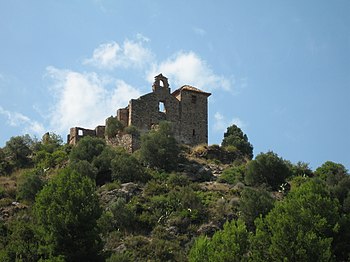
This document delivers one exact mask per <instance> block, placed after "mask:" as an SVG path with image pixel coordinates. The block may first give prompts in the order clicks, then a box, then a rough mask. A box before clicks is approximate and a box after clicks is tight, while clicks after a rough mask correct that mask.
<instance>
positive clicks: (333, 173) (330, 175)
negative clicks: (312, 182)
mask: <svg viewBox="0 0 350 262" xmlns="http://www.w3.org/2000/svg"><path fill="white" fill-rule="evenodd" d="M315 175H316V176H318V177H319V178H321V179H322V180H324V181H326V182H327V184H328V185H330V186H334V185H336V184H337V183H338V182H339V181H340V180H342V179H343V178H344V177H346V176H347V175H348V171H347V170H346V168H345V167H344V166H343V165H342V164H337V163H334V162H332V161H327V162H325V163H324V164H323V165H322V166H320V167H318V168H317V169H316V171H315Z"/></svg>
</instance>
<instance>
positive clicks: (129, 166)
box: [112, 151, 149, 183]
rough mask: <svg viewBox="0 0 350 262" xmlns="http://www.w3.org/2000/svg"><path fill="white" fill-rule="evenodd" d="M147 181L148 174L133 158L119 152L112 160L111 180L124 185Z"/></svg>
mask: <svg viewBox="0 0 350 262" xmlns="http://www.w3.org/2000/svg"><path fill="white" fill-rule="evenodd" d="M148 179H149V176H148V174H147V173H146V172H145V170H144V168H143V167H142V165H141V164H140V163H139V162H138V160H137V159H136V158H135V157H134V156H132V155H130V154H128V153H126V152H123V151H120V152H118V153H117V155H116V156H115V157H114V159H113V160H112V180H119V181H120V182H122V183H126V182H137V181H139V182H146V181H147V180H148Z"/></svg>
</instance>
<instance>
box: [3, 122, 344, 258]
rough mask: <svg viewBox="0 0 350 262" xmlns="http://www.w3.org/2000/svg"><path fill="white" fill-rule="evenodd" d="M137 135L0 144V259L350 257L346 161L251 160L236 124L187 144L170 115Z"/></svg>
mask: <svg viewBox="0 0 350 262" xmlns="http://www.w3.org/2000/svg"><path fill="white" fill-rule="evenodd" d="M140 141H141V147H140V149H139V150H137V151H136V152H134V153H129V152H127V151H125V150H124V149H123V148H120V147H115V146H111V145H109V144H108V143H106V141H105V140H103V139H100V138H97V137H89V136H87V137H84V138H82V139H81V140H80V141H79V142H78V143H77V145H74V146H72V145H67V144H64V145H63V144H62V139H61V138H60V137H59V136H57V135H55V134H45V135H44V136H43V138H42V139H41V140H40V141H38V140H34V139H32V138H30V137H29V136H18V137H13V138H11V139H10V140H9V141H8V142H7V144H6V146H5V147H4V148H1V150H0V160H1V165H0V171H1V176H0V196H1V199H0V247H1V248H0V249H1V251H0V258H1V259H0V260H1V261H15V260H20V259H22V260H23V261H38V260H39V259H42V260H41V261H77V260H84V261H188V260H190V261H208V260H210V261H223V260H224V261H240V260H251V261H257V260H260V261H261V260H265V261H266V260H271V261H280V260H282V259H287V260H294V261H307V260H310V259H311V260H317V261H318V260H327V261H328V260H332V259H333V260H337V261H343V260H346V259H347V258H348V256H349V250H350V247H349V243H350V241H349V240H350V231H349V228H350V227H349V225H350V208H349V207H350V193H349V192H350V179H349V174H348V171H347V170H346V169H345V168H344V166H343V165H341V164H337V163H333V162H326V163H324V164H323V165H322V166H321V167H319V168H317V169H316V170H315V171H313V170H310V168H309V167H308V165H307V164H305V163H302V162H299V163H295V164H294V163H291V162H289V161H288V160H285V159H283V158H282V157H280V156H278V155H277V154H275V153H274V152H266V153H261V154H259V155H257V156H256V157H255V158H253V154H252V152H253V146H252V145H251V144H250V143H249V141H248V137H247V135H245V134H243V132H242V131H241V130H240V129H239V128H238V127H237V126H234V125H233V126H231V127H229V128H228V129H227V132H226V133H225V134H224V137H223V141H222V144H221V145H210V146H208V145H205V144H203V145H197V146H193V147H192V146H185V145H181V144H179V143H178V141H177V140H176V139H175V138H174V137H173V135H172V129H171V128H170V126H169V123H166V122H161V123H160V125H159V127H158V128H156V129H154V130H151V131H150V132H149V133H148V134H146V135H143V136H142V137H141V139H140ZM286 232H288V234H286Z"/></svg>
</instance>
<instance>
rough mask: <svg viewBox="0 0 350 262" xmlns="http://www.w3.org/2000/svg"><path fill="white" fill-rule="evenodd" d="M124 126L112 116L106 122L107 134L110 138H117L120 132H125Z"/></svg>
mask: <svg viewBox="0 0 350 262" xmlns="http://www.w3.org/2000/svg"><path fill="white" fill-rule="evenodd" d="M123 129H124V125H123V123H122V122H120V121H119V120H118V119H117V118H116V117H113V116H110V117H108V118H107V120H106V129H105V134H106V135H107V137H108V138H112V137H115V136H116V135H117V134H118V132H120V131H123Z"/></svg>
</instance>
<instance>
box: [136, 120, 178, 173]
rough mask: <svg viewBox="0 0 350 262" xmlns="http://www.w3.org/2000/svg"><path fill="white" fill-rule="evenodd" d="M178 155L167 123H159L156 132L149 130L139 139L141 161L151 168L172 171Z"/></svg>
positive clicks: (169, 125)
mask: <svg viewBox="0 0 350 262" xmlns="http://www.w3.org/2000/svg"><path fill="white" fill-rule="evenodd" d="M179 154H180V147H179V145H178V143H177V141H176V139H175V137H174V136H173V133H172V130H171V124H170V123H169V122H165V121H164V122H160V124H159V128H158V130H151V131H150V132H149V133H147V134H145V135H144V136H142V138H141V148H140V157H141V160H142V161H143V162H144V163H145V164H147V165H149V166H151V167H154V168H160V169H163V170H166V171H170V170H174V169H175V168H176V167H177V163H178V161H179Z"/></svg>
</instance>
